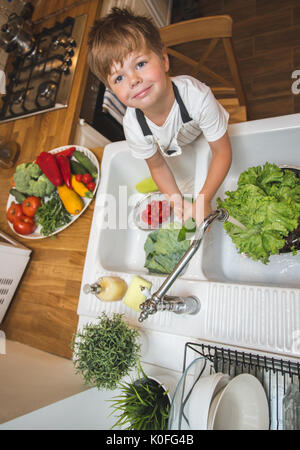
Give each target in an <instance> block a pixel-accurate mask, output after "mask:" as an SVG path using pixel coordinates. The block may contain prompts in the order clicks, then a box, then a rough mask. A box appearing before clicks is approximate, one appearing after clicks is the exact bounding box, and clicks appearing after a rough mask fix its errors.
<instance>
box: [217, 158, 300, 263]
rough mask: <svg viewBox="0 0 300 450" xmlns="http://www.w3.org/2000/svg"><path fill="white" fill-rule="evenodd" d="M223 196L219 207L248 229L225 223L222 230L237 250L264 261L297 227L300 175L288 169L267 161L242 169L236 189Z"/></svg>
mask: <svg viewBox="0 0 300 450" xmlns="http://www.w3.org/2000/svg"><path fill="white" fill-rule="evenodd" d="M226 195H227V198H226V199H225V200H224V201H222V200H221V199H220V198H218V207H222V208H225V209H227V211H228V212H229V214H230V215H231V216H233V217H234V218H236V219H237V220H238V221H239V222H241V223H242V224H243V225H245V226H246V228H247V229H246V230H245V229H242V228H240V227H238V226H236V225H233V224H232V223H230V222H226V223H225V224H224V228H225V230H226V231H227V233H228V234H229V235H230V237H231V239H232V240H233V242H234V243H235V245H236V247H237V248H238V250H239V252H240V253H246V254H247V255H248V256H249V257H250V258H252V259H254V260H256V261H261V262H263V263H264V264H267V263H268V262H269V258H270V255H274V254H277V253H279V251H280V250H281V249H282V247H283V246H284V244H285V241H286V238H287V236H288V235H289V234H290V233H291V232H292V231H293V230H295V229H296V228H297V226H298V219H299V216H300V180H299V178H297V176H296V175H295V173H294V172H292V171H291V170H286V169H285V170H282V169H280V168H279V167H278V166H277V165H276V164H270V163H266V164H265V165H264V166H263V167H261V166H257V167H251V168H249V169H248V170H246V171H244V172H242V173H241V175H240V177H239V180H238V188H237V190H235V191H227V192H226Z"/></svg>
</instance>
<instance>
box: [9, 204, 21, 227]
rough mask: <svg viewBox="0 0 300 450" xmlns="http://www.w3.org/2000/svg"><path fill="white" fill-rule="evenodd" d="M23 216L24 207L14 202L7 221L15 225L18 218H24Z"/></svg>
mask: <svg viewBox="0 0 300 450" xmlns="http://www.w3.org/2000/svg"><path fill="white" fill-rule="evenodd" d="M22 214H23V211H22V205H19V204H17V203H15V202H12V203H11V205H10V207H9V208H8V210H7V212H6V217H7V220H9V221H10V222H11V223H14V221H15V220H16V219H17V218H18V217H20V216H22Z"/></svg>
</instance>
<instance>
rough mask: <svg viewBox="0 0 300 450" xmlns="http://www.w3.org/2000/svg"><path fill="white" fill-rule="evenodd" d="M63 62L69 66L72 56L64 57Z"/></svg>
mask: <svg viewBox="0 0 300 450" xmlns="http://www.w3.org/2000/svg"><path fill="white" fill-rule="evenodd" d="M64 64H67V66H71V65H72V58H68V57H67V58H65V59H64Z"/></svg>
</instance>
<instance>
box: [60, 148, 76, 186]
mask: <svg viewBox="0 0 300 450" xmlns="http://www.w3.org/2000/svg"><path fill="white" fill-rule="evenodd" d="M56 161H57V164H58V167H59V168H60V171H61V174H62V176H63V179H64V182H65V184H66V185H67V187H68V188H69V189H73V187H72V184H71V169H70V162H69V159H68V158H67V156H65V155H59V156H57V155H56Z"/></svg>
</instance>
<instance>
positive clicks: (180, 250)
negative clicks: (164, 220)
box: [144, 224, 190, 274]
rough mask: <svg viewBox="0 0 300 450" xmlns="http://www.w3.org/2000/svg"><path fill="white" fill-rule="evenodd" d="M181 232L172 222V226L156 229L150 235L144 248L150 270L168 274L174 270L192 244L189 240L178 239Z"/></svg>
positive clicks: (146, 264) (146, 263) (146, 265)
mask: <svg viewBox="0 0 300 450" xmlns="http://www.w3.org/2000/svg"><path fill="white" fill-rule="evenodd" d="M179 233H180V229H176V228H175V227H174V224H170V228H162V229H160V230H155V231H153V232H152V233H150V234H149V235H148V237H147V239H146V242H145V245H144V250H145V253H146V262H145V267H146V268H147V269H148V270H149V271H150V272H154V273H166V274H169V273H171V272H172V270H173V269H174V267H175V266H176V264H177V263H178V261H179V260H180V258H181V257H182V256H183V255H184V253H185V252H186V251H187V249H188V248H189V245H190V241H188V240H183V241H178V237H179Z"/></svg>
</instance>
